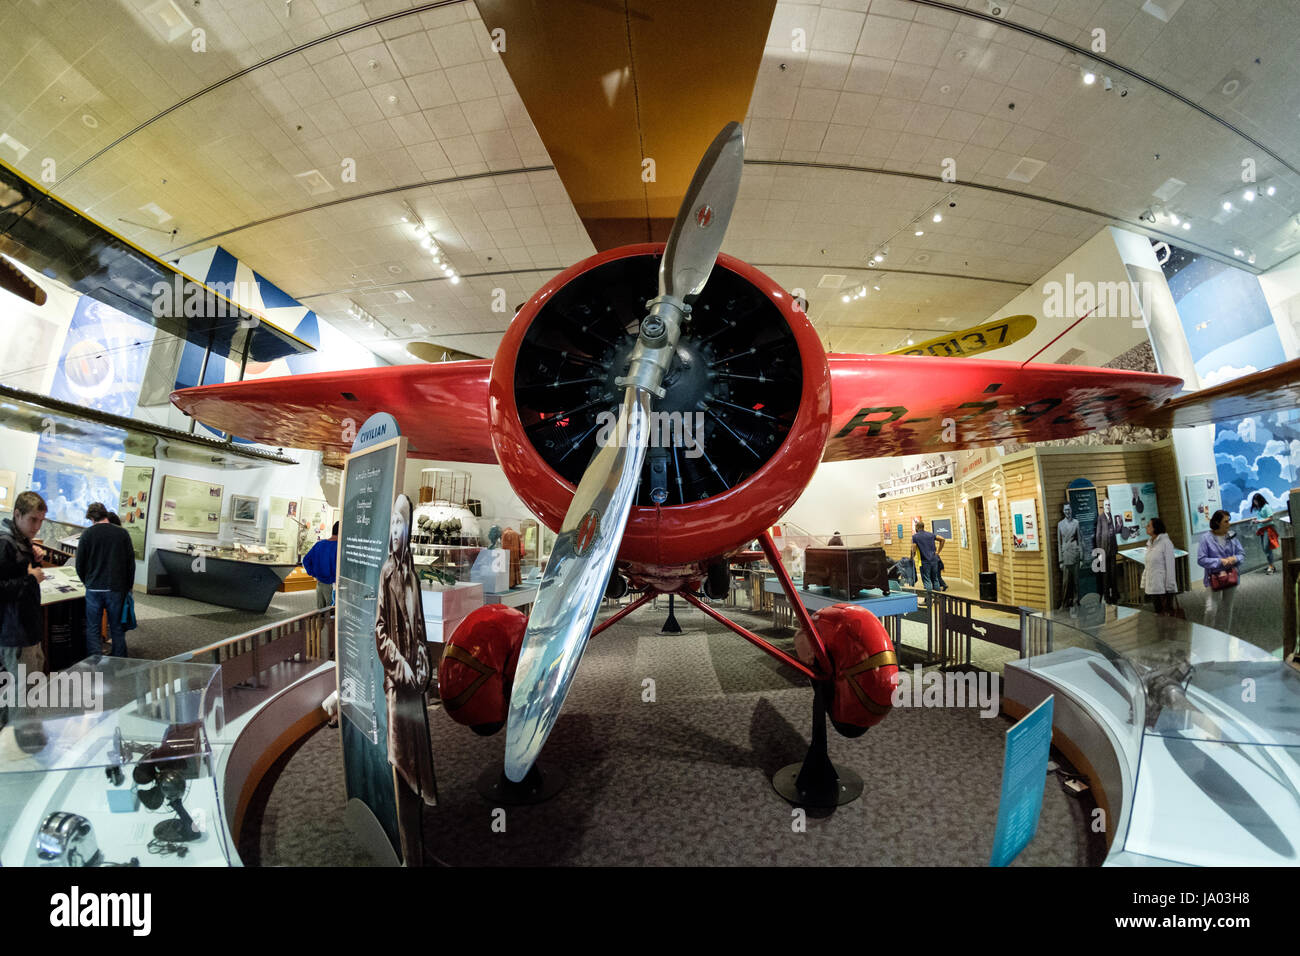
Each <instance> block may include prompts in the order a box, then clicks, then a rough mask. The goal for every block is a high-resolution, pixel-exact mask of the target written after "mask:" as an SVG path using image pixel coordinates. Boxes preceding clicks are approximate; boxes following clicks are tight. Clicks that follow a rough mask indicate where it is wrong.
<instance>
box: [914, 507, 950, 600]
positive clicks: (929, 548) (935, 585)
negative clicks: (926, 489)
mask: <svg viewBox="0 0 1300 956" xmlns="http://www.w3.org/2000/svg"><path fill="white" fill-rule="evenodd" d="M936 540H938V541H940V542H941V541H942V540H943V539H941V538H940V539H936V538H935V535H934V532H933V531H926V530H925V521H924V520H923V519H921V518H917V519H916V533H915V534H913V535H912V557H913V558H915V557H916V555H917V552H920V554H921V586H922V587H923V588H925V589H926V590H927V591H934V590H938V589H939V549H940V548H942V547H943V545H942V544H941V543H940V544H936Z"/></svg>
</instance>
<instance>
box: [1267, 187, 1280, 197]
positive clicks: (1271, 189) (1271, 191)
mask: <svg viewBox="0 0 1300 956" xmlns="http://www.w3.org/2000/svg"><path fill="white" fill-rule="evenodd" d="M1264 195H1265V196H1275V195H1277V187H1276V186H1269V187H1268V188H1267V189H1265V190H1264Z"/></svg>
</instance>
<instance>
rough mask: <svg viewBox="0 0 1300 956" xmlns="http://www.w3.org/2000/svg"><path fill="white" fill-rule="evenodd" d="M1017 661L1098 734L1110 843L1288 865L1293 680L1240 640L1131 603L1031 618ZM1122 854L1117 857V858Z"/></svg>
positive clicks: (1128, 850) (1297, 776) (1295, 751)
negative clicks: (1110, 811) (1114, 815)
mask: <svg viewBox="0 0 1300 956" xmlns="http://www.w3.org/2000/svg"><path fill="white" fill-rule="evenodd" d="M1025 625H1026V627H1027V628H1029V629H1030V630H1031V631H1032V632H1033V633H1034V634H1036V635H1038V639H1037V640H1035V641H1033V642H1032V643H1031V645H1030V649H1031V650H1032V651H1033V652H1032V653H1030V654H1028V655H1027V656H1026V658H1025V659H1024V660H1023V661H1021V662H1019V666H1023V667H1025V668H1027V669H1029V670H1030V671H1031V672H1033V673H1036V674H1038V675H1040V676H1045V677H1047V678H1048V679H1050V680H1051V682H1052V683H1053V684H1054V685H1056V687H1057V688H1059V689H1060V691H1061V692H1062V693H1064V694H1068V695H1069V696H1070V697H1071V698H1072V699H1073V700H1075V701H1078V702H1079V703H1080V704H1082V705H1083V706H1084V707H1086V709H1087V712H1088V713H1089V715H1090V716H1091V717H1092V719H1093V720H1095V721H1096V722H1097V726H1098V727H1099V728H1100V729H1101V730H1102V732H1103V733H1105V734H1106V736H1107V737H1108V738H1109V740H1110V745H1111V747H1112V749H1113V751H1114V753H1115V755H1116V759H1117V760H1118V763H1119V766H1120V770H1121V776H1122V782H1121V783H1120V790H1121V793H1120V794H1119V796H1120V797H1121V799H1120V800H1119V801H1118V803H1119V805H1120V806H1121V807H1122V808H1123V812H1122V813H1121V814H1120V816H1119V819H1117V820H1114V821H1112V822H1111V824H1110V825H1111V826H1112V827H1113V828H1114V833H1115V841H1114V842H1113V844H1112V846H1111V860H1110V861H1108V862H1112V861H1114V860H1115V858H1116V857H1117V855H1118V854H1119V851H1121V850H1122V851H1123V853H1125V854H1130V855H1132V858H1134V859H1137V860H1140V861H1149V860H1160V861H1174V862H1178V863H1188V864H1193V865H1214V866H1239V865H1291V866H1293V865H1295V861H1296V859H1297V856H1298V855H1300V849H1298V846H1297V839H1296V834H1298V833H1300V724H1297V722H1296V720H1295V714H1296V713H1297V711H1300V674H1297V673H1296V671H1294V670H1293V669H1292V668H1290V667H1288V666H1287V665H1286V664H1284V663H1282V661H1280V660H1278V659H1276V658H1275V657H1274V656H1273V655H1272V654H1270V653H1269V652H1268V651H1265V650H1263V649H1261V648H1259V647H1257V646H1255V645H1254V644H1251V643H1250V642H1248V641H1244V640H1241V639H1239V638H1236V637H1233V636H1231V635H1229V634H1225V633H1223V632H1221V631H1216V630H1213V629H1212V628H1208V627H1205V626H1203V625H1200V624H1197V623H1195V622H1192V621H1185V620H1179V619H1176V618H1168V617H1157V616H1156V615H1153V614H1150V613H1148V612H1146V611H1140V610H1136V609H1133V608H1125V607H1120V608H1113V609H1109V611H1108V610H1107V609H1104V608H1103V609H1097V610H1096V613H1093V614H1088V613H1085V612H1084V611H1079V612H1077V613H1075V614H1070V613H1069V612H1067V611H1054V612H1048V613H1034V614H1031V615H1027V617H1026V622H1025ZM1123 859H1125V858H1121V860H1123Z"/></svg>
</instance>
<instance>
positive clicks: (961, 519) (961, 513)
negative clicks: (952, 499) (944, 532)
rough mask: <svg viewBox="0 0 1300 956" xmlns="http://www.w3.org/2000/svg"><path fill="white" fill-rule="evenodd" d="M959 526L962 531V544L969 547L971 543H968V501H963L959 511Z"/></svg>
mask: <svg viewBox="0 0 1300 956" xmlns="http://www.w3.org/2000/svg"><path fill="white" fill-rule="evenodd" d="M957 526H958V528H959V529H960V531H961V546H962V547H963V548H966V547H969V545H968V544H967V543H966V541H967V538H966V502H965V501H963V502H962V503H961V510H959V511H958V512H957Z"/></svg>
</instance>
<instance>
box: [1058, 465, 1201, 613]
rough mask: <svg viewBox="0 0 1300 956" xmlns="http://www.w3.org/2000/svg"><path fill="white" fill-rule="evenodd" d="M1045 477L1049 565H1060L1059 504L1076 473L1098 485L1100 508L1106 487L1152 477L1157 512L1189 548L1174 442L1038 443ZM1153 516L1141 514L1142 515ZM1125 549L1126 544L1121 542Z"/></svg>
mask: <svg viewBox="0 0 1300 956" xmlns="http://www.w3.org/2000/svg"><path fill="white" fill-rule="evenodd" d="M1036 454H1038V455H1039V456H1040V463H1041V469H1042V476H1043V479H1042V480H1043V497H1044V500H1045V502H1046V510H1047V516H1046V519H1045V520H1044V522H1043V523H1044V526H1045V528H1046V529H1047V532H1050V533H1046V532H1045V536H1046V537H1047V540H1048V544H1049V553H1050V562H1051V567H1052V568H1053V569H1055V568H1056V567H1057V556H1056V524H1057V522H1058V521H1060V520H1061V506H1062V505H1063V504H1064V503H1065V489H1066V487H1067V486H1068V485H1069V483H1070V482H1071V481H1073V480H1074V479H1076V478H1086V479H1088V480H1089V481H1091V482H1092V483H1093V485H1094V486H1095V487H1096V489H1097V500H1098V507H1099V508H1100V507H1101V502H1102V501H1103V500H1104V498H1105V496H1106V486H1107V485H1113V484H1140V483H1145V482H1154V483H1155V486H1156V503H1157V505H1158V514H1159V516H1160V517H1161V518H1162V519H1163V520H1164V521H1165V525H1166V527H1167V528H1168V530H1169V540H1170V541H1172V542H1173V544H1174V547H1175V548H1179V549H1181V550H1191V549H1189V548H1188V547H1187V537H1186V534H1185V532H1184V530H1183V524H1182V522H1181V520H1180V515H1181V513H1182V512H1183V511H1184V510H1185V509H1184V505H1183V502H1184V500H1185V499H1184V495H1183V491H1182V488H1181V485H1182V478H1181V477H1180V473H1179V470H1178V464H1177V462H1176V460H1175V457H1174V449H1173V444H1172V442H1168V441H1166V442H1161V443H1160V444H1158V445H1154V446H1152V445H1134V446H1122V445H1121V446H1110V447H1101V448H1089V449H1086V450H1084V449H1078V450H1076V449H1073V448H1040V449H1037V450H1036ZM1149 517H1152V516H1151V515H1143V519H1144V521H1145V518H1149ZM1121 550H1123V546H1121ZM1058 577H1059V576H1058V575H1057V574H1055V573H1053V574H1052V575H1051V581H1050V583H1051V594H1050V597H1051V601H1052V605H1051V606H1053V607H1055V606H1056V603H1057V601H1059V599H1060V594H1059V590H1060V582H1059V580H1058Z"/></svg>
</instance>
